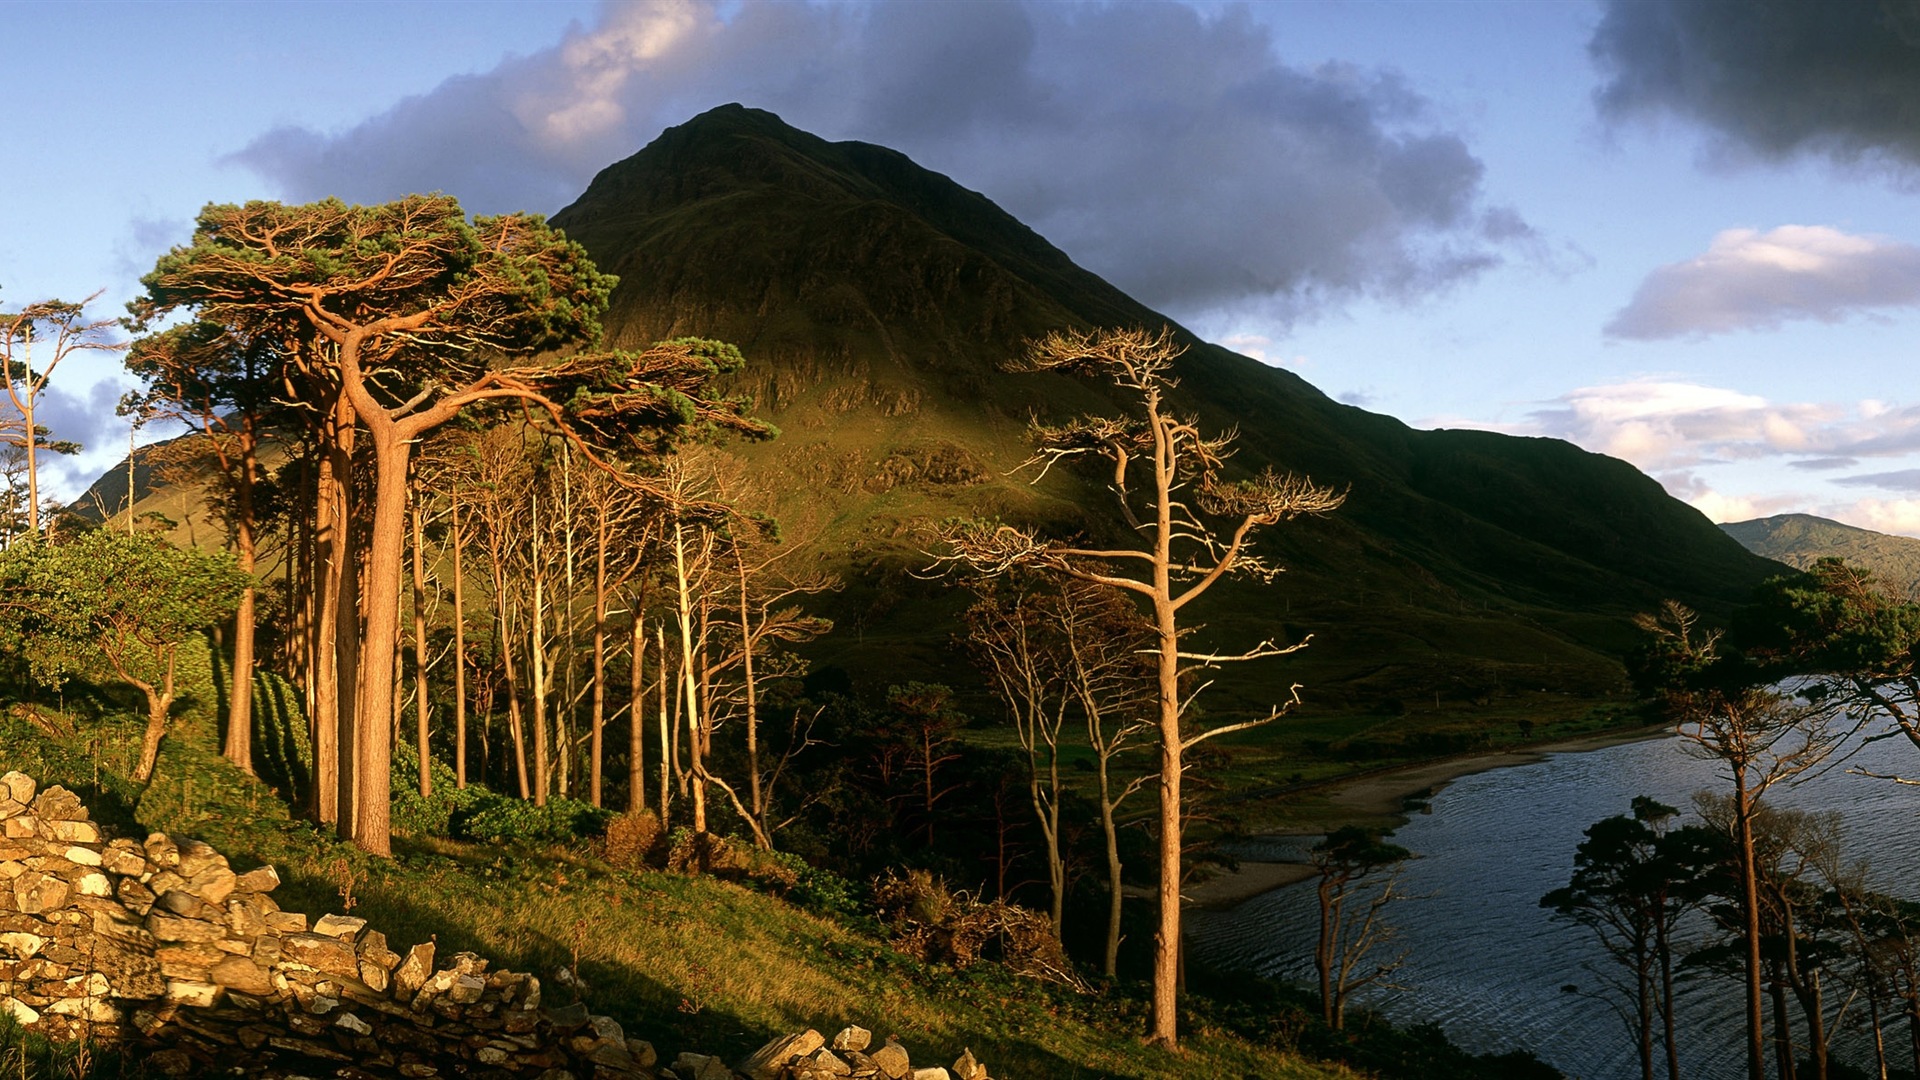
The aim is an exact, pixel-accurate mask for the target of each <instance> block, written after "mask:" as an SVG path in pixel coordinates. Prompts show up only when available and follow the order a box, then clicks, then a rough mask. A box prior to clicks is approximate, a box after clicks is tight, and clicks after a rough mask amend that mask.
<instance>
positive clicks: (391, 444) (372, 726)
mask: <svg viewBox="0 0 1920 1080" xmlns="http://www.w3.org/2000/svg"><path fill="white" fill-rule="evenodd" d="M367 422H368V427H367V430H368V432H369V433H370V434H371V435H372V437H373V454H374V485H373V495H374V501H373V527H372V529H371V531H370V535H369V536H368V538H367V584H366V595H365V598H364V599H365V603H366V631H365V634H364V636H363V637H362V639H361V642H360V681H361V686H360V693H361V701H360V706H359V708H357V709H356V710H355V711H354V715H355V721H354V725H353V727H354V732H353V734H354V746H353V762H354V771H355V773H356V775H355V777H354V784H353V791H354V807H353V827H352V833H351V837H352V839H353V842H354V843H355V844H356V845H358V846H359V848H360V849H361V850H362V851H366V852H368V853H370V854H373V855H379V856H382V857H385V856H390V855H392V854H393V842H392V836H391V832H390V826H389V821H388V810H389V806H390V802H391V797H392V779H393V778H392V775H391V773H390V767H391V763H392V760H393V741H392V737H393V730H392V717H391V712H392V709H393V691H394V681H393V668H394V665H393V657H394V653H395V647H396V645H397V641H396V640H395V639H396V638H397V637H398V636H399V633H398V631H399V626H400V580H401V569H400V561H401V554H402V552H403V551H405V549H406V524H407V466H408V458H409V457H410V455H411V451H412V445H413V444H412V442H411V440H410V439H409V438H408V433H405V432H403V431H401V430H400V429H398V428H397V427H396V426H395V425H394V424H393V423H392V422H391V421H389V420H387V419H386V418H385V417H383V416H378V415H369V416H368V417H367Z"/></svg>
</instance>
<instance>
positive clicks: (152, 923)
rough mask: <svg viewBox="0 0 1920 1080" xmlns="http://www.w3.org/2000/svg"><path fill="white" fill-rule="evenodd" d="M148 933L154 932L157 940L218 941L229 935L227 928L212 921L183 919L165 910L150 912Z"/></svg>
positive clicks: (154, 937)
mask: <svg viewBox="0 0 1920 1080" xmlns="http://www.w3.org/2000/svg"><path fill="white" fill-rule="evenodd" d="M147 933H149V934H152V935H153V939H154V940H155V941H218V940H220V939H221V938H223V937H226V936H227V934H226V931H225V930H223V929H221V928H220V927H218V926H215V925H213V924H212V923H209V922H201V921H200V920H199V919H183V918H180V917H179V916H178V915H169V914H167V913H165V912H163V911H153V912H150V913H148V915H147Z"/></svg>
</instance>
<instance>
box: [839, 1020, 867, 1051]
mask: <svg viewBox="0 0 1920 1080" xmlns="http://www.w3.org/2000/svg"><path fill="white" fill-rule="evenodd" d="M872 1044H873V1032H871V1031H868V1030H867V1029H866V1028H863V1027H861V1026H860V1025H858V1024H848V1025H847V1026H846V1027H843V1028H841V1029H840V1034H838V1035H835V1036H834V1037H833V1048H834V1049H835V1050H865V1049H866V1048H867V1047H868V1046H871V1045H872Z"/></svg>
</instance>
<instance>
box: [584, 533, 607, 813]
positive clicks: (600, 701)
mask: <svg viewBox="0 0 1920 1080" xmlns="http://www.w3.org/2000/svg"><path fill="white" fill-rule="evenodd" d="M594 524H595V529H594V541H595V543H594V554H593V729H592V732H591V734H590V739H591V742H590V743H589V747H588V757H589V758H590V759H591V760H590V761H589V762H588V773H587V800H588V801H589V802H591V803H592V804H593V805H595V806H599V805H600V773H601V768H602V760H603V759H602V752H603V747H602V737H601V728H602V727H604V726H605V725H606V722H607V539H608V538H607V513H606V503H605V502H604V501H602V502H601V503H600V509H599V513H598V516H597V517H596V518H595V522H594Z"/></svg>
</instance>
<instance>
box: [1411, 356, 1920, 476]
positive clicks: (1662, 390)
mask: <svg viewBox="0 0 1920 1080" xmlns="http://www.w3.org/2000/svg"><path fill="white" fill-rule="evenodd" d="M1448 424H1449V425H1450V426H1455V427H1480V428H1485V429H1487V430H1492V431H1504V432H1507V433H1509V434H1514V435H1545V436H1549V437H1552V438H1557V439H1565V440H1567V441H1568V442H1571V443H1574V444H1575V445H1577V446H1582V447H1585V448H1586V449H1588V450H1592V451H1595V452H1597V453H1602V454H1610V455H1612V456H1614V457H1617V458H1622V459H1624V460H1626V461H1629V462H1632V463H1633V464H1634V465H1635V466H1638V467H1639V468H1641V469H1643V470H1645V471H1647V472H1649V473H1652V474H1654V475H1655V476H1657V477H1659V478H1660V479H1662V480H1663V481H1664V480H1665V479H1666V477H1665V476H1663V475H1661V474H1663V473H1673V472H1675V471H1676V470H1683V469H1689V468H1693V467H1696V466H1701V465H1713V464H1726V463H1728V462H1742V461H1761V460H1767V459H1772V460H1778V461H1784V462H1787V463H1789V464H1793V465H1796V466H1798V467H1801V468H1803V469H1808V470H1811V471H1816V472H1827V471H1834V470H1838V469H1845V468H1851V467H1853V466H1855V465H1857V464H1859V459H1861V458H1899V457H1904V456H1907V455H1910V454H1920V406H1905V407H1892V406H1889V405H1887V404H1885V403H1884V402H1879V401H1858V402H1851V403H1838V402H1775V401H1769V400H1768V399H1766V398H1764V397H1761V396H1760V395H1757V394H1748V393H1742V392H1740V391H1738V390H1730V389H1727V388H1725V387H1719V386H1706V385H1703V384H1700V383H1694V382H1687V381H1685V380H1681V379H1669V378H1657V377H1654V378H1641V379H1629V380H1626V381H1623V382H1617V383H1605V384H1601V385H1597V386H1585V387H1581V388H1579V389H1577V390H1572V391H1569V392H1568V393H1566V394H1563V395H1561V396H1560V397H1558V398H1555V399H1553V400H1551V401H1547V402H1543V403H1541V407H1540V408H1537V409H1535V410H1534V411H1532V412H1531V413H1529V414H1527V417H1526V419H1525V420H1523V421H1520V422H1518V423H1504V424H1486V423H1474V422H1471V421H1463V420H1460V419H1458V418H1454V419H1450V420H1449V421H1448ZM1882 475H1891V474H1882Z"/></svg>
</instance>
